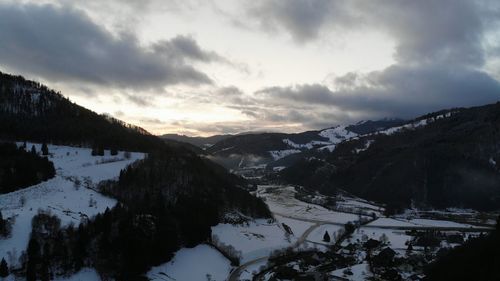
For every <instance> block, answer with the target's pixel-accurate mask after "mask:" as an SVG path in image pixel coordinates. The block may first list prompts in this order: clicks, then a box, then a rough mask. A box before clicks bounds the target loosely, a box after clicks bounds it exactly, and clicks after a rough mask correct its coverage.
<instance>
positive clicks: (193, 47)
mask: <svg viewBox="0 0 500 281" xmlns="http://www.w3.org/2000/svg"><path fill="white" fill-rule="evenodd" d="M153 50H154V51H155V52H156V53H157V54H161V55H163V56H165V57H166V58H168V59H170V60H178V59H181V60H183V59H191V60H195V61H202V62H213V61H225V59H224V58H222V57H221V56H219V55H218V54H217V53H215V52H208V51H205V50H202V48H201V47H200V45H198V43H197V42H196V41H195V40H194V39H193V38H191V37H188V36H183V35H178V36H176V37H174V38H172V39H171V40H168V41H165V40H164V41H160V42H157V43H155V44H154V45H153Z"/></svg>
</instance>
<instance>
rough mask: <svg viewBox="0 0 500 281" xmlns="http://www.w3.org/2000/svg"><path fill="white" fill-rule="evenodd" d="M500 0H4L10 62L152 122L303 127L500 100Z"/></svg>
mask: <svg viewBox="0 0 500 281" xmlns="http://www.w3.org/2000/svg"><path fill="white" fill-rule="evenodd" d="M499 27H500V2H498V1H496V0H440V1H435V0H418V1H415V0H370V1H365V0H170V1H164V0H128V1H126V0H121V1H120V0H107V1H98V0H36V1H33V0H18V1H12V0H0V38H1V40H0V71H2V72H7V73H12V74H20V75H23V76H25V77H26V78H28V79H31V80H36V81H39V82H42V83H44V84H46V85H48V86H49V87H51V88H53V89H55V90H58V91H61V93H62V94H63V95H65V96H68V97H69V98H70V99H71V100H72V101H74V102H76V103H78V104H80V105H82V106H85V107H87V108H89V109H92V110H94V111H96V112H98V113H106V114H110V115H112V116H114V117H116V118H119V119H121V120H124V121H126V122H129V123H132V124H135V125H138V126H141V127H143V128H145V129H147V130H148V131H150V132H152V133H154V134H164V133H180V134H186V135H192V136H194V135H201V136H208V135H213V134H227V133H239V132H248V131H281V132H299V131H304V130H311V129H320V128H327V127H332V126H335V125H338V124H352V123H355V122H358V121H361V120H368V119H372V120H373V119H380V118H406V119H409V118H414V117H417V116H418V115H421V114H425V113H428V112H432V111H437V110H440V109H445V108H452V107H469V106H476V105H483V104H487V103H493V102H497V101H498V100H499V99H500V82H499V81H500V28H499Z"/></svg>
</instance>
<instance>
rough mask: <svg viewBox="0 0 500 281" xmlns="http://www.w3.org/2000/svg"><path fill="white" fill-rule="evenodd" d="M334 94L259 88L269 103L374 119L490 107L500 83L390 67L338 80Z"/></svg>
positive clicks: (307, 88) (318, 88)
mask: <svg viewBox="0 0 500 281" xmlns="http://www.w3.org/2000/svg"><path fill="white" fill-rule="evenodd" d="M337 80H338V81H341V83H339V84H340V85H341V87H339V89H337V90H330V89H329V88H327V87H325V86H323V85H319V84H313V85H298V86H293V87H271V88H266V89H263V90H260V91H259V92H258V95H260V96H261V97H262V98H264V100H266V102H268V103H276V104H284V105H289V106H300V105H303V106H307V105H310V106H315V107H318V106H319V107H321V106H323V107H326V108H328V107H335V108H337V109H340V110H345V111H352V112H358V113H361V114H363V113H364V115H365V116H371V117H373V118H378V117H388V116H397V117H405V118H409V117H415V116H416V115H419V114H424V113H426V112H429V111H433V110H439V109H443V108H449V107H464V106H473V105H481V104H486V103H492V102H495V101H497V100H498V99H500V83H499V82H498V81H497V80H495V79H493V78H491V77H490V76H489V75H488V74H486V73H484V72H481V71H477V70H469V69H456V68H453V67H448V66H441V65H425V66H409V67H403V66H400V65H394V66H391V67H389V68H387V69H385V70H383V71H375V72H371V73H368V74H366V75H358V74H356V73H349V74H347V75H345V76H343V77H339V78H338V79H337Z"/></svg>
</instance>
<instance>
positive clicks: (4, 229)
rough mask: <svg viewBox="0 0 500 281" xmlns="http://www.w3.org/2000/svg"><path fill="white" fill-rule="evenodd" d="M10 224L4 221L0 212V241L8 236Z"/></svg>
mask: <svg viewBox="0 0 500 281" xmlns="http://www.w3.org/2000/svg"><path fill="white" fill-rule="evenodd" d="M10 229H11V226H10V223H9V221H8V220H7V219H4V217H3V214H2V211H0V239H2V238H3V237H7V236H9V234H10Z"/></svg>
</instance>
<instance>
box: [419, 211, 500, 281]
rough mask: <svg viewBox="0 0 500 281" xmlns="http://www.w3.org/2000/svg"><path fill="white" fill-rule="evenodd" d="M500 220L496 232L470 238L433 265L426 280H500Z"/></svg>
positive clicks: (428, 269)
mask: <svg viewBox="0 0 500 281" xmlns="http://www.w3.org/2000/svg"><path fill="white" fill-rule="evenodd" d="M499 221H500V220H497V227H496V229H495V231H493V232H491V233H490V234H488V235H481V236H479V237H477V238H470V239H468V240H467V241H466V242H465V243H464V244H463V245H462V246H459V247H456V248H453V249H452V250H450V251H449V252H448V253H447V254H445V255H444V256H442V257H441V258H440V259H438V260H437V261H436V262H435V263H433V264H431V265H430V266H429V267H428V268H427V271H426V275H427V278H426V280H427V281H434V280H439V281H448V280H450V281H451V280H453V281H462V280H463V281H465V280H500V224H499Z"/></svg>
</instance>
